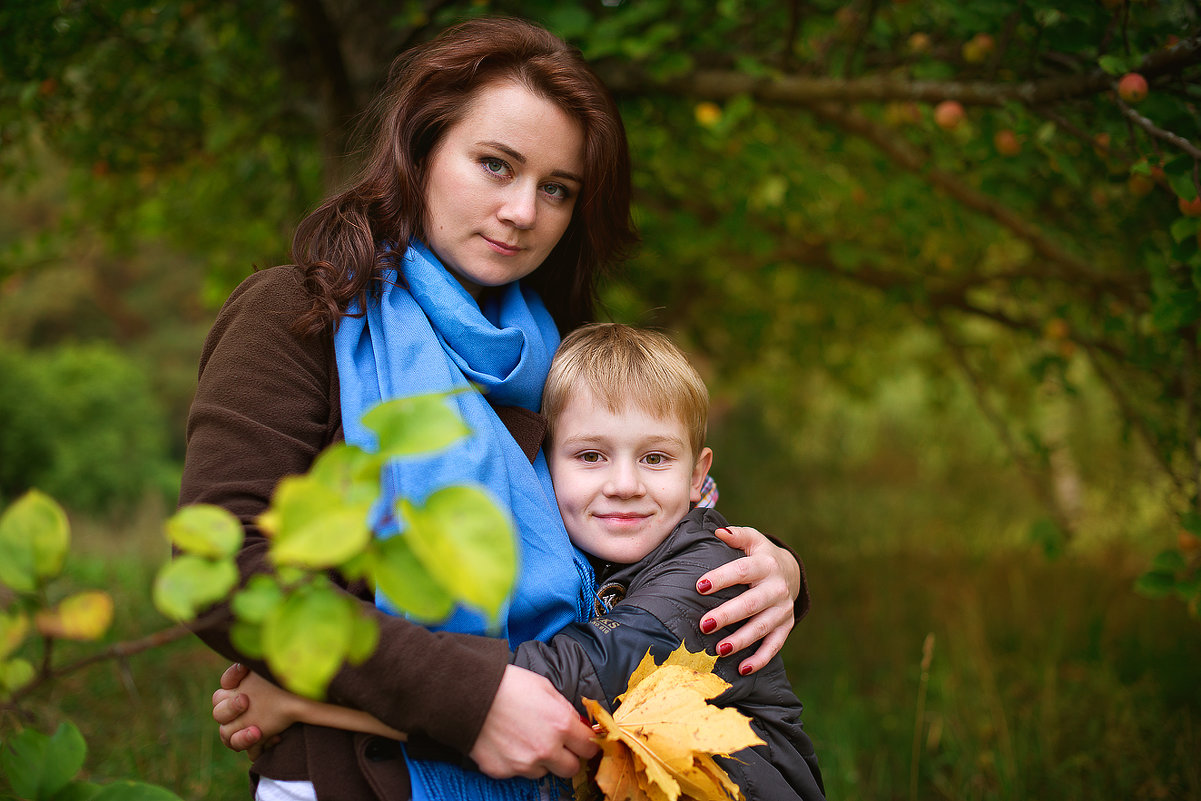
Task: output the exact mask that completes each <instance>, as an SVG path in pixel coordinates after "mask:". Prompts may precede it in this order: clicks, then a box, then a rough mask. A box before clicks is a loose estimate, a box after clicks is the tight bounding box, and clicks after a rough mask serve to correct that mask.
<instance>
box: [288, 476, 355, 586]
mask: <svg viewBox="0 0 1201 801" xmlns="http://www.w3.org/2000/svg"><path fill="white" fill-rule="evenodd" d="M271 506H272V510H273V512H274V513H275V515H276V517H275V519H274V524H275V525H276V526H277V528H276V529H275V531H274V537H273V538H272V542H271V559H272V561H274V562H275V564H277V565H295V566H297V567H306V568H316V569H322V568H327V567H333V566H335V565H338V564H340V563H342V562H345V561H346V560H347V559H350V558H351V557H353V556H355V555H357V554H358V553H359V552H360V551H362V550H363V549H364V548H365V547H367V543H368V542H370V541H371V529H370V528H369V527H368V526H367V513H368V511H369V510H370V508H371V506H370V503H368V502H360V503H356V504H350V505H348V504H346V503H345V502H344V501H343V499H342V498H341V497H340V496H339V495H338V493H337V492H335V491H334V490H331V489H330V488H329V487H327V486H325V485H324V484H322V483H321V482H319V481H316V480H314V479H312V478H310V477H309V476H289V477H287V478H285V479H284V480H282V481H281V482H279V486H278V487H277V488H276V490H275V495H274V497H273V498H272V500H271Z"/></svg>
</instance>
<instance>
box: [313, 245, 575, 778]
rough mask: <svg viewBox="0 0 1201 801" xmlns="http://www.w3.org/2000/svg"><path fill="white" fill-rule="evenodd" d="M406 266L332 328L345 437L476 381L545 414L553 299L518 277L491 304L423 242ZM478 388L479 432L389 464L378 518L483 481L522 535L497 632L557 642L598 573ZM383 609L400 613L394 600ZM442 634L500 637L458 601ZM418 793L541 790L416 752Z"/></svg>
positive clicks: (463, 398) (354, 438)
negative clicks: (388, 405) (393, 403)
mask: <svg viewBox="0 0 1201 801" xmlns="http://www.w3.org/2000/svg"><path fill="white" fill-rule="evenodd" d="M396 261H399V264H397V269H398V270H399V272H400V275H401V277H400V280H397V275H396V272H395V271H394V270H391V269H390V270H388V271H387V273H386V275H385V285H384V289H383V291H382V293H381V297H380V298H379V299H378V300H376V299H372V300H370V301H369V302H368V306H367V310H366V314H365V315H362V316H359V317H354V316H350V315H351V314H355V313H357V311H358V307H357V304H355V305H353V306H352V308H351V309H350V310H349V312H348V314H347V316H345V317H343V318H342V319H341V321H340V322H339V325H338V329H337V332H336V333H335V334H334V354H335V359H336V361H337V366H338V380H339V383H340V385H341V401H342V428H343V431H344V433H345V436H346V441H347V442H348V443H350V444H352V445H357V446H359V447H361V448H363V449H365V450H369V451H370V450H374V449H375V448H376V442H375V435H374V434H373V433H372V432H371V431H369V430H368V429H366V428H364V427H363V425H362V416H363V413H364V412H366V411H367V410H368V409H370V408H371V407H372V406H374V405H376V404H377V403H380V402H381V401H384V400H391V399H393V398H397V397H403V396H407V395H418V394H423V393H428V392H441V391H445V390H449V389H456V388H460V387H467V386H470V384H472V383H474V384H476V385H478V386H480V387H482V388H483V389H484V391H485V392H486V393H487V395H488V399H489V400H490V401H491V402H492V403H494V404H496V405H497V406H520V407H523V408H525V409H529V410H531V411H537V410H538V408H539V406H540V404H541V396H542V385H543V383H544V382H545V380H546V373H547V370H548V369H549V367H550V360H551V357H552V356H553V355H554V351H555V348H556V347H558V344H559V334H558V331H557V329H556V328H555V324H554V321H553V319H552V318H551V316H550V313H549V312H548V311H547V310H546V307H545V306H544V305H543V304H542V300H541V298H539V297H538V295H537V293H535V292H534V291H533V290H528V289H525V288H523V287H521V286H520V283H519V282H514V283H511V284H508V285H506V286H503V287H500V288H499V289H498V290H497V291H495V292H493V293H490V295H489V297H488V298H486V299H485V300H484V302H483V305H482V307H481V306H480V305H477V304H476V302H475V300H474V299H473V298H472V297H471V296H470V295H469V294H467V291H466V290H465V289H463V287H462V286H461V285H460V284H459V282H458V281H457V280H456V279H455V277H454V276H453V275H451V274H450V273H449V272H448V271H447V270H446V268H445V267H443V266H442V264H441V263H440V262H439V261H438V258H437V257H436V256H435V255H434V254H433V253H432V252H431V251H430V250H429V249H428V248H426V247H425V245H423V244H422V243H420V242H418V241H417V240H413V241H412V242H411V243H410V244H409V248H408V250H407V251H406V252H405V254H404V258H403V259H402V260H397V259H394V262H396ZM489 400H485V399H484V396H483V395H481V394H480V393H479V392H478V391H474V390H472V391H469V392H461V393H458V394H455V395H453V396H451V399H450V401H448V402H452V403H455V404H457V406H458V410H459V413H460V414H461V415H462V416H463V419H464V421H465V422H466V423H467V425H468V426H469V427H470V428H471V430H472V431H473V432H474V433H473V435H472V436H470V437H468V438H467V439H466V440H465V441H462V442H459V443H457V444H455V445H454V446H452V447H451V448H449V449H447V450H445V451H441V452H439V453H436V454H433V455H432V456H429V457H424V458H423V457H418V458H415V459H413V458H410V459H404V460H398V461H396V462H393V463H391V464H390V465H389V466H388V467H387V468H386V470H385V471H384V478H383V481H382V492H381V499H380V501H381V502H380V503H379V504H377V506H376V511H375V512H374V513H373V520H372V525H373V528H374V529H375V531H376V534H377V536H380V537H388V536H393V535H395V534H398V533H400V532H399V528H398V526H399V522H398V521H397V520H396V519H395V518H394V516H393V515H392V514H391V513H390V512H389V511H388V510H391V509H392V508H393V506H394V503H395V500H396V497H397V496H398V495H400V494H403V495H404V497H406V498H408V499H410V500H411V501H413V502H414V503H417V504H420V503H424V501H425V499H426V498H427V497H428V496H429V495H430V494H431V493H433V492H434V491H435V490H437V489H440V488H442V487H444V486H447V485H450V484H474V485H478V486H482V487H483V488H485V489H486V490H487V491H488V493H489V494H490V495H491V496H492V498H493V500H495V501H496V503H497V504H498V506H499V507H500V508H501V509H505V510H508V511H509V512H510V513H511V515H512V518H513V520H514V523H515V526H516V530H517V532H518V538H519V544H518V578H517V588H516V590H515V591H514V594H513V596H512V597H511V598H510V600H509V604H508V607H507V609H506V610H505V612H504V613H503V614H502V618H501V626H500V628H501V630H500V632H499V636H503V637H506V638H507V639H508V641H509V644H510V646H511V647H512V646H516V645H518V644H519V643H522V642H525V641H526V640H546V639H549V638H550V637H551V636H553V635H554V634H555V633H556V632H557V631H558V630H559V629H561V628H563V627H564V626H565V625H567V624H568V623H571V622H574V621H577V620H580V621H582V620H587V619H588V617H589V609H590V600H589V599H590V597H591V584H592V570H591V568H590V567H589V565H588V561H587V559H586V558H585V557H584V556H583V554H581V553H580V552H579V551H577V550H576V549H575V548H573V547H572V545H571V543H570V541H569V540H568V538H567V531H566V530H565V529H564V528H563V521H562V519H561V518H560V516H559V510H558V506H557V505H556V504H555V497H554V491H553V488H552V486H551V481H550V473H549V471H548V470H547V466H546V457H545V456H544V455H543V453H542V452H541V451H539V453H538V456H537V460H536V461H535V462H534V464H530V461H529V459H528V458H527V457H526V455H525V453H524V452H523V451H522V450H521V447H520V446H519V445H518V444H517V442H516V441H515V440H514V439H513V437H512V435H511V434H510V433H509V431H508V429H506V428H505V425H504V423H502V422H501V421H500V419H499V418H498V417H497V415H496V412H495V411H493V409H492V406H491V405H489ZM376 605H377V606H379V607H380V608H381V609H383V610H385V611H387V612H390V613H392V614H400V613H399V611H398V610H397V609H396V608H395V607H394V606H393V605H392V604H391V603H390V602H389V601H388V599H387V598H386V597H384V596H382V595H380V596H378V597H377V598H376ZM434 628H437V629H438V630H445V631H456V632H464V633H470V634H493V635H496V634H497V632H496V630H495V629H494V628H493V629H489V628H488V627H487V625H486V621H485V619H484V616H483V615H482V614H480V613H479V612H476V611H474V610H470V609H465V608H462V607H460V608H458V609H456V610H455V612H454V613H453V614H452V616H451V617H450V619H449V620H447V621H446V622H444V623H443V624H441V625H440V626H437V627H434ZM405 758H406V760H407V761H408V764H409V773H410V775H411V777H412V781H413V801H427V800H428V801H443V799H446V800H447V801H469V800H470V801H475V800H477V799H478V800H479V801H484V800H485V799H487V800H488V801H492V799H496V801H502V800H503V801H513V800H514V799H526V798H532V799H536V798H537V797H538V794H537V785H536V783H535V782H532V781H529V780H527V779H513V780H509V781H503V782H501V781H495V780H492V779H488V778H487V777H485V776H483V775H482V774H480V773H477V772H475V771H469V770H464V769H462V768H458V767H456V766H454V765H450V764H447V763H443V762H432V761H425V760H414V759H412V758H411V757H409V756H408V754H406V757H405Z"/></svg>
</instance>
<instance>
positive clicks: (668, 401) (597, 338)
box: [542, 323, 709, 456]
mask: <svg viewBox="0 0 1201 801" xmlns="http://www.w3.org/2000/svg"><path fill="white" fill-rule="evenodd" d="M581 387H587V388H588V389H590V390H591V391H592V396H593V397H594V398H596V401H597V402H598V403H601V404H604V405H605V407H607V408H608V409H609V410H610V411H612V412H620V411H621V410H622V409H624V408H625V407H626V405H627V404H630V403H633V404H634V405H636V406H638V407H640V408H642V409H644V410H646V411H647V412H650V413H651V414H653V415H655V416H656V417H670V418H675V419H677V420H679V421H680V422H682V423H683V424H684V428H685V429H686V430H687V431H688V439H689V444H690V445H691V446H692V453H693V455H694V456H697V455H699V454H700V452H701V449H702V448H703V447H704V446H705V427H706V425H707V422H708V419H709V390H708V389H707V388H706V387H705V382H704V381H702V380H701V377H700V375H699V374H698V373H697V371H696V369H695V368H694V367H693V366H692V365H691V364H689V363H688V357H687V356H685V355H684V352H683V351H681V350H680V349H679V348H678V347H676V345H675V344H674V343H673V342H672V341H671V340H670V339H668V338H667V337H666V336H664V335H663V334H660V333H659V332H657V331H649V330H647V329H645V328H633V327H631V326H628V325H621V324H620V323H595V324H593V325H586V326H583V327H582V328H577V329H576V330H575V331H572V332H571V333H570V334H568V335H567V336H566V337H564V338H563V342H562V344H560V345H559V349H558V350H557V351H556V352H555V358H554V361H553V362H551V366H550V374H549V375H548V376H547V378H546V387H545V388H544V389H543V391H542V413H543V414H544V415H546V419H547V421H548V423H549V428H548V430H547V435H548V436H553V435H554V430H555V423H556V421H557V420H558V418H559V415H561V414H562V413H563V410H564V409H565V408H566V407H567V403H568V401H569V400H570V399H571V397H572V393H573V392H578V391H579V389H580V388H581Z"/></svg>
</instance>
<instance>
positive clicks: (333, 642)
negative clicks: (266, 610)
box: [263, 586, 357, 698]
mask: <svg viewBox="0 0 1201 801" xmlns="http://www.w3.org/2000/svg"><path fill="white" fill-rule="evenodd" d="M348 603H351V602H349V601H348V599H347V598H345V597H344V596H342V595H339V594H338V593H336V592H335V591H334V590H332V589H330V588H329V587H317V586H310V587H305V588H303V589H301V590H299V591H297V592H296V593H294V594H293V595H292V596H290V597H289V598H288V599H287V600H286V601H285V602H284V603H282V604H280V605H279V606H278V607H277V608H276V609H274V610H273V611H272V613H271V614H270V615H269V616H268V617H267V620H266V621H264V623H263V650H264V651H265V653H266V656H267V664H268V665H269V666H270V667H271V670H272V672H274V673H275V675H277V676H279V678H280V680H281V681H282V682H283V684H284V686H285V687H286V688H287V689H289V690H291V691H292V692H294V693H296V694H298V695H304V696H307V697H309V698H321V697H323V696H324V694H325V688H326V687H327V686H328V685H329V681H330V679H331V678H333V675H334V673H336V672H337V670H338V668H339V667H340V666H341V665H342V662H343V660H344V659H345V658H346V654H347V652H348V651H349V647H350V636H351V635H350V632H351V627H352V625H353V623H354V615H355V614H357V609H353V608H352V607H351V606H349V605H348Z"/></svg>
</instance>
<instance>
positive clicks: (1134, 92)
mask: <svg viewBox="0 0 1201 801" xmlns="http://www.w3.org/2000/svg"><path fill="white" fill-rule="evenodd" d="M1118 97H1120V98H1122V99H1123V100H1125V101H1126V102H1127V103H1141V102H1142V101H1143V100H1146V99H1147V79H1146V78H1144V77H1143V76H1141V75H1139V74H1138V73H1137V72H1128V73H1126V74H1125V75H1123V76H1122V79H1121V80H1120V81H1118Z"/></svg>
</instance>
